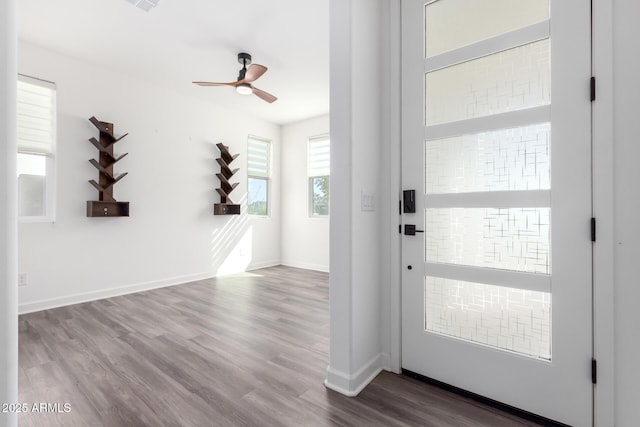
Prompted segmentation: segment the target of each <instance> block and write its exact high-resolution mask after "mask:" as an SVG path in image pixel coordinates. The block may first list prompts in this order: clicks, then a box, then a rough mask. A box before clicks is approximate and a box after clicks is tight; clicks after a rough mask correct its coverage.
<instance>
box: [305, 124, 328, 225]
mask: <svg viewBox="0 0 640 427" xmlns="http://www.w3.org/2000/svg"><path fill="white" fill-rule="evenodd" d="M329 155H330V151H329V135H323V136H318V137H314V138H310V139H309V150H308V160H307V161H308V163H307V170H308V175H309V216H326V215H329V160H330V159H329Z"/></svg>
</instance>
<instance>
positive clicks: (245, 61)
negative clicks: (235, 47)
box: [238, 52, 251, 65]
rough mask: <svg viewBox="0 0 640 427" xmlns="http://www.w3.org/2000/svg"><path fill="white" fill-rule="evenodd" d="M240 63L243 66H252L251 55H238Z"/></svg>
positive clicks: (243, 53) (241, 53) (242, 53)
mask: <svg viewBox="0 0 640 427" xmlns="http://www.w3.org/2000/svg"><path fill="white" fill-rule="evenodd" d="M238 62H239V63H240V64H242V65H249V64H251V55H249V54H248V53H245V52H240V53H239V54H238Z"/></svg>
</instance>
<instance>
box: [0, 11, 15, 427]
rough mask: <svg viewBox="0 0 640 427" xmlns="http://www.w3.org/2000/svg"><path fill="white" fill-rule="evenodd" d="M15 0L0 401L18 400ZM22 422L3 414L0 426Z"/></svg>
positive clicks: (1, 66)
mask: <svg viewBox="0 0 640 427" xmlns="http://www.w3.org/2000/svg"><path fill="white" fill-rule="evenodd" d="M17 44H18V36H17V31H16V0H2V1H0V404H2V403H17V401H18V287H17V285H18V284H17V281H18V271H17V270H18V267H17V266H18V260H17V253H18V250H17V248H18V231H17V228H18V225H17V224H18V221H17V179H16V157H17V156H16V85H17V73H18V72H17ZM17 425H18V418H17V414H15V413H8V414H7V413H0V427H15V426H17Z"/></svg>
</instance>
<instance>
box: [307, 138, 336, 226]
mask: <svg viewBox="0 0 640 427" xmlns="http://www.w3.org/2000/svg"><path fill="white" fill-rule="evenodd" d="M325 141H326V143H327V146H328V148H329V157H330V156H331V140H330V135H329V134H328V133H325V134H321V135H316V136H312V137H309V138H308V140H307V212H308V216H309V218H328V217H329V213H330V208H331V170H330V165H331V160H330V158H329V159H327V161H326V162H327V163H328V165H327V166H326V167H321V168H319V169H318V168H317V167H314V163H315V162H317V159H314V158H313V154H312V145H313V144H314V143H324V142H325ZM316 165H317V164H316ZM316 178H326V179H327V180H328V191H327V193H328V197H327V213H326V214H318V213H315V211H314V206H315V204H314V197H313V196H314V180H315V179H316Z"/></svg>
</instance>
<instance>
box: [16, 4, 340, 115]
mask: <svg viewBox="0 0 640 427" xmlns="http://www.w3.org/2000/svg"><path fill="white" fill-rule="evenodd" d="M18 34H19V37H20V39H21V40H25V41H28V42H31V43H34V44H37V45H40V46H44V47H47V48H50V49H52V50H55V51H57V52H60V53H63V54H67V55H70V56H73V57H76V58H83V59H85V60H87V61H90V62H92V63H95V64H103V65H105V66H106V67H109V68H111V69H113V70H116V71H120V72H124V73H128V74H133V75H136V76H138V77H139V78H142V79H145V80H147V81H149V82H151V83H153V84H158V85H162V86H164V87H168V88H172V89H175V90H179V91H181V92H183V93H187V94H189V95H192V96H196V97H200V98H202V99H206V100H208V101H211V102H213V103H216V104H220V105H223V106H225V107H227V108H230V109H235V110H240V111H243V112H245V113H248V114H250V115H253V116H257V117H260V118H263V119H265V120H268V121H271V122H274V123H278V124H286V123H290V122H295V121H298V120H302V119H305V118H309V117H314V116H318V115H321V114H325V113H328V112H329V0H269V1H265V0H160V1H159V3H158V6H157V7H156V8H154V9H152V10H151V11H150V12H145V11H143V10H141V9H139V8H137V7H135V6H134V5H132V4H130V3H128V2H127V1H125V0H18ZM238 52H248V53H250V54H251V55H252V56H253V62H255V63H257V64H262V65H265V66H266V67H268V68H269V71H268V72H267V73H266V74H265V75H264V76H262V77H261V78H260V79H259V80H258V81H256V83H255V86H256V87H258V88H260V89H262V90H265V91H267V92H269V93H272V94H274V95H275V96H277V97H278V98H279V99H278V100H277V101H276V102H274V103H273V104H268V103H266V102H264V101H262V100H260V99H259V98H258V97H256V96H242V95H238V94H236V93H235V90H234V89H233V88H230V87H215V88H214V87H198V86H195V85H193V84H192V83H191V82H192V81H193V80H205V81H218V82H228V81H235V80H236V78H237V76H238V70H239V69H240V68H241V66H240V64H238V62H237V54H238ZM39 77H40V76H39ZM41 77H42V78H46V76H41Z"/></svg>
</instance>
